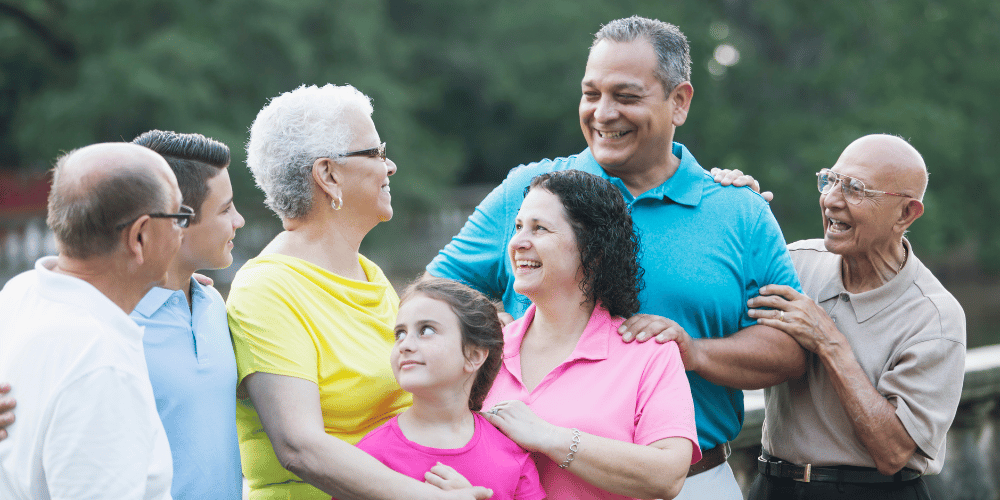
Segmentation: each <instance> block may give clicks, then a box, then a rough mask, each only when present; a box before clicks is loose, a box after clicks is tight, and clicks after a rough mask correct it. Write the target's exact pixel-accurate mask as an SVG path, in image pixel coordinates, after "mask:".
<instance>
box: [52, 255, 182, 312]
mask: <svg viewBox="0 0 1000 500" xmlns="http://www.w3.org/2000/svg"><path fill="white" fill-rule="evenodd" d="M116 257H117V255H115V256H111V257H101V258H94V259H86V260H78V259H73V258H70V257H66V256H65V255H62V254H60V255H59V257H58V260H57V261H56V267H55V268H54V269H52V271H53V272H57V273H60V274H65V275H67V276H72V277H74V278H78V279H81V280H83V281H86V282H87V283H90V284H91V285H92V286H93V287H94V288H96V289H97V290H98V291H100V292H101V293H102V294H104V296H105V297H107V298H108V299H109V300H110V301H111V302H114V304H115V305H117V306H118V307H120V308H121V310H122V311H124V312H125V314H129V313H131V312H132V310H133V309H135V306H136V304H138V303H139V301H140V300H142V298H143V296H145V295H146V292H148V291H149V289H150V288H152V287H154V286H156V285H159V284H162V282H151V283H146V282H140V281H141V280H140V281H137V280H136V279H134V278H133V277H134V276H135V274H134V273H133V272H129V271H130V270H129V269H127V266H126V265H125V264H123V262H124V261H123V260H122V259H117V258H116ZM130 278H133V279H130Z"/></svg>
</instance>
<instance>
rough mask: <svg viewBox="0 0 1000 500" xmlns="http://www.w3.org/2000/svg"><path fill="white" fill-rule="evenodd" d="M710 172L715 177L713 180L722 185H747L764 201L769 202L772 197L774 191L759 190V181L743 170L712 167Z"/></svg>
mask: <svg viewBox="0 0 1000 500" xmlns="http://www.w3.org/2000/svg"><path fill="white" fill-rule="evenodd" d="M710 173H711V174H712V177H714V178H715V182H718V183H719V184H722V185H723V186H729V185H733V186H737V187H740V186H749V187H750V189H753V190H754V191H756V192H758V193H760V196H761V197H762V198H764V200H765V201H768V202H770V201H771V200H773V199H774V193H772V192H770V191H764V192H761V191H760V183H759V182H757V179H754V178H753V176H752V175H749V174H744V173H743V172H741V171H739V170H738V169H737V170H728V169H722V168H713V169H712V170H711V171H710Z"/></svg>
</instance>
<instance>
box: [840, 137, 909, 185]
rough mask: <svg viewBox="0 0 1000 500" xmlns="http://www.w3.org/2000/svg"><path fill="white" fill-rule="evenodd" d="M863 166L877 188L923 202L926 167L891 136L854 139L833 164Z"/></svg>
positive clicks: (903, 141)
mask: <svg viewBox="0 0 1000 500" xmlns="http://www.w3.org/2000/svg"><path fill="white" fill-rule="evenodd" d="M842 162H845V163H853V164H856V165H861V166H864V167H865V170H866V171H867V172H868V173H869V174H870V178H871V180H872V181H873V182H874V183H875V184H877V185H879V186H884V187H881V188H880V189H883V190H886V191H893V192H896V193H902V194H907V195H910V196H912V197H914V198H916V199H918V200H923V198H924V192H925V191H926V190H927V166H926V165H925V164H924V158H923V157H922V156H920V153H919V152H917V150H916V149H915V148H914V147H913V146H911V145H910V143H908V142H906V141H905V140H903V139H901V138H899V137H896V136H894V135H886V134H872V135H866V136H864V137H862V138H860V139H857V140H855V141H854V142H852V143H851V144H850V145H848V146H847V148H846V149H844V152H843V153H841V154H840V159H838V160H837V163H842Z"/></svg>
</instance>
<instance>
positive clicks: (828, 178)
mask: <svg viewBox="0 0 1000 500" xmlns="http://www.w3.org/2000/svg"><path fill="white" fill-rule="evenodd" d="M838 182H839V183H840V189H841V191H842V192H843V193H844V199H845V200H847V202H848V203H850V204H851V205H857V204H858V203H861V200H863V199H865V197H866V196H875V195H876V194H887V195H890V196H902V197H903V198H913V197H912V196H910V195H908V194H902V193H891V192H889V191H880V190H878V189H868V188H867V187H866V186H865V183H864V181H862V180H861V179H855V178H854V177H851V176H849V175H844V174H838V173H837V172H834V171H833V170H830V169H828V168H824V169H823V170H820V171H819V172H816V187H818V188H819V192H820V193H821V194H830V191H833V187H834V185H835V184H837V183H838Z"/></svg>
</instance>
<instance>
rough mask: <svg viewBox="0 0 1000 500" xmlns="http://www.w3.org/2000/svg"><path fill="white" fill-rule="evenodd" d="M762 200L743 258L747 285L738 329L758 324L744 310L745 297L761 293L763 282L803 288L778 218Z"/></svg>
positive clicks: (799, 289)
mask: <svg viewBox="0 0 1000 500" xmlns="http://www.w3.org/2000/svg"><path fill="white" fill-rule="evenodd" d="M761 203H762V204H763V206H762V208H761V210H760V213H759V214H758V215H757V220H756V222H755V223H754V225H753V228H752V230H751V234H750V240H749V252H750V254H749V255H748V256H747V259H746V265H747V268H746V269H745V276H746V289H745V290H744V293H743V299H744V301H743V302H744V303H743V315H742V316H741V317H740V329H743V328H746V327H749V326H751V325H755V324H757V321H756V320H755V319H753V318H751V317H750V316H747V314H746V310H747V307H746V301H747V300H749V299H751V298H753V297H756V296H757V295H760V288H761V287H762V286H764V285H788V286H790V287H792V288H794V289H795V290H796V291H798V292H801V291H802V285H801V284H800V283H799V277H798V275H797V274H796V273H795V266H793V265H792V259H791V257H790V256H789V254H788V247H787V246H786V244H785V237H784V235H782V234H781V228H780V227H779V226H778V221H777V220H775V218H774V214H772V213H771V209H770V208H769V207H768V206H767V205H766V204H765V203H764V202H763V201H761Z"/></svg>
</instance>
